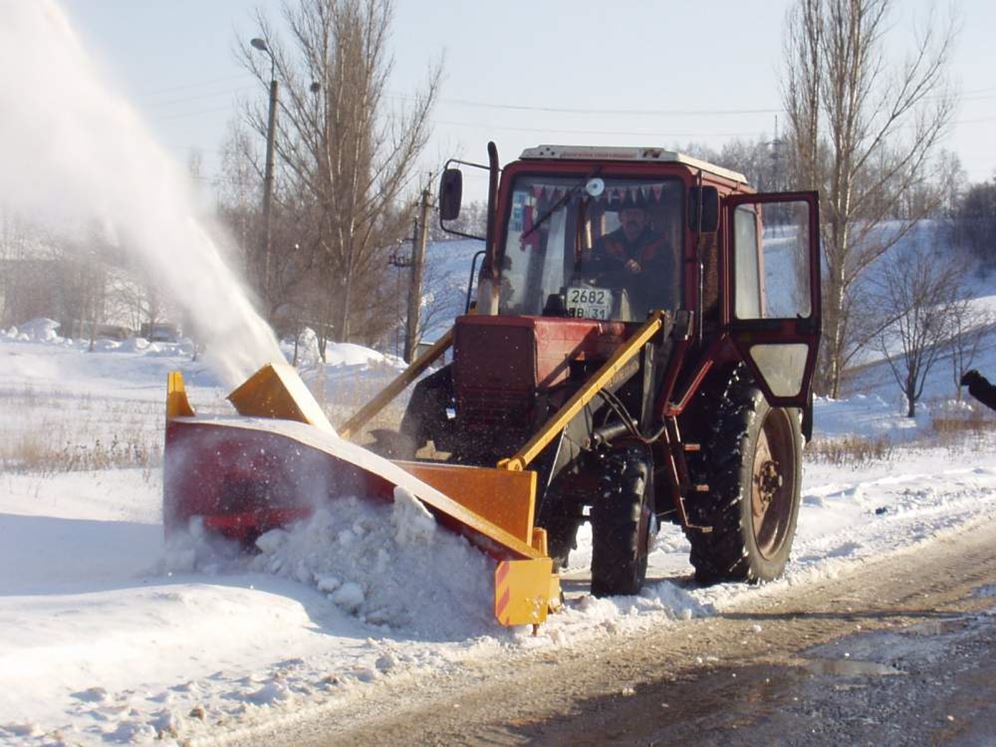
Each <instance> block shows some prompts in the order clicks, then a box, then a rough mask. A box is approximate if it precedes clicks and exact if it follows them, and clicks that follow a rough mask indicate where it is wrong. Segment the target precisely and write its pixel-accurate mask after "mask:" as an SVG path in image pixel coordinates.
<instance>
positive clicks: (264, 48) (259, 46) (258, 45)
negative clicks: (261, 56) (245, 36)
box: [249, 37, 270, 52]
mask: <svg viewBox="0 0 996 747" xmlns="http://www.w3.org/2000/svg"><path fill="white" fill-rule="evenodd" d="M249 43H250V44H252V45H253V46H254V47H256V49H258V50H260V51H262V52H269V51H270V48H269V47H267V46H266V42H265V41H263V40H262V39H260V38H258V37H257V38H256V39H250V40H249Z"/></svg>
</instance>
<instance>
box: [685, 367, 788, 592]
mask: <svg viewBox="0 0 996 747" xmlns="http://www.w3.org/2000/svg"><path fill="white" fill-rule="evenodd" d="M717 394H718V393H717V392H715V391H714V392H712V395H713V396H714V397H715V396H716V395H717ZM714 404H715V409H713V410H712V412H713V413H714V414H713V416H712V417H714V418H715V419H714V421H713V422H712V428H713V433H712V436H711V437H710V438H709V439H708V441H707V443H706V444H704V445H703V452H702V453H701V459H700V461H699V472H700V474H699V475H697V478H698V479H699V480H700V481H701V482H704V483H706V484H707V485H708V486H709V492H708V494H707V495H704V496H702V497H701V498H699V499H698V503H697V506H696V507H695V509H694V510H693V511H692V513H691V518H692V519H693V521H695V523H697V524H699V525H702V526H705V527H711V528H712V531H703V530H701V529H689V530H688V531H687V534H688V539H689V541H690V542H691V545H692V552H691V563H692V565H693V566H694V567H695V579H696V580H697V581H699V582H700V583H716V582H720V581H749V582H758V581H771V580H774V579H775V578H777V577H778V576H780V575H781V574H782V572H783V571H784V570H785V564H786V563H787V562H788V558H789V553H790V551H791V549H792V539H793V537H794V536H795V526H796V519H797V517H798V514H799V503H800V488H801V483H802V429H801V426H800V422H799V416H798V413H797V412H796V411H795V410H788V409H785V408H781V407H771V406H770V405H769V404H768V402H767V400H765V398H764V395H763V394H762V393H761V391H760V390H759V389H758V388H757V387H756V386H755V385H754V383H753V382H752V381H751V379H750V378H749V377H748V376H747V375H746V373H745V371H744V370H743V368H740V369H738V370H737V371H735V372H734V373H733V375H732V376H731V378H730V379H729V381H728V382H727V385H726V387H725V391H724V392H722V394H721V396H718V397H716V399H715V400H714Z"/></svg>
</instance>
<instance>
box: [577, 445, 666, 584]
mask: <svg viewBox="0 0 996 747" xmlns="http://www.w3.org/2000/svg"><path fill="white" fill-rule="evenodd" d="M652 467H653V465H652V464H651V462H650V459H649V458H648V455H647V454H646V453H645V452H644V451H643V450H641V449H629V450H627V451H625V452H622V453H619V454H612V455H610V456H609V457H607V469H606V471H605V472H604V473H603V475H602V490H601V495H600V496H599V499H598V501H596V502H595V504H594V506H592V509H591V534H592V548H591V593H592V594H593V595H594V596H596V597H607V596H617V595H626V594H639V593H640V589H641V588H643V582H644V580H645V579H646V577H647V556H648V555H649V554H650V549H651V548H650V545H651V542H652V539H653V535H654V527H655V523H656V520H655V517H654V505H653V491H652V489H651V485H650V480H651V475H652V474H653V469H652Z"/></svg>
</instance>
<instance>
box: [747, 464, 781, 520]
mask: <svg viewBox="0 0 996 747" xmlns="http://www.w3.org/2000/svg"><path fill="white" fill-rule="evenodd" d="M754 482H755V484H756V485H757V497H758V500H759V501H760V504H761V505H760V509H761V513H762V514H763V513H764V512H766V511H767V510H768V508H769V507H770V506H771V502H772V501H773V500H774V498H775V493H776V492H777V491H778V489H779V488H780V487H781V486H782V484H783V482H784V481H783V479H782V475H781V472H779V470H778V462H776V461H773V460H771V459H768V460H767V461H765V462H764V463H763V464H761V466H760V468H759V469H758V471H757V474H756V475H755V476H754Z"/></svg>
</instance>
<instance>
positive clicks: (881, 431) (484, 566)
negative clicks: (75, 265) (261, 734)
mask: <svg viewBox="0 0 996 747" xmlns="http://www.w3.org/2000/svg"><path fill="white" fill-rule="evenodd" d="M312 342H313V341H312ZM286 352H288V354H289V353H290V349H289V348H288V349H287V351H286ZM193 358H194V356H193V348H192V346H190V345H189V344H187V343H184V342H180V343H177V344H163V343H145V342H144V341H142V340H131V341H127V342H123V343H118V342H111V341H104V342H102V343H100V344H99V345H97V346H96V349H94V350H93V351H92V352H91V351H90V350H89V345H88V343H86V342H79V341H72V340H67V339H63V338H61V337H59V336H58V335H57V334H56V332H55V325H54V324H52V323H49V322H47V321H45V320H37V321H35V322H32V323H30V324H27V325H24V326H23V327H20V328H14V329H9V330H6V331H4V332H3V333H0V361H2V362H3V367H2V371H3V373H2V375H0V398H2V400H3V407H2V408H0V424H2V428H3V432H4V439H3V442H4V444H3V446H2V447H0V448H2V449H3V450H2V451H0V460H2V463H3V467H4V468H3V471H2V472H0V691H2V692H3V693H4V697H3V698H0V741H5V742H15V743H20V744H50V743H53V742H60V741H62V742H66V743H79V742H83V743H88V742H134V741H138V742H143V741H152V740H157V739H159V740H163V739H165V740H167V742H168V741H170V740H177V741H182V740H184V739H189V738H196V737H198V736H202V737H203V736H207V735H211V737H212V738H220V737H224V738H229V739H232V740H234V741H238V740H239V737H240V735H241V736H243V737H245V736H247V735H249V734H251V733H252V729H254V728H257V727H259V726H260V725H262V724H266V723H268V722H269V723H272V722H273V721H274V720H275V719H281V720H285V721H284V722H285V723H286V722H287V721H286V720H297V719H302V720H303V719H307V718H309V716H310V715H314V714H315V713H316V712H317V711H318V709H323V713H324V714H326V715H325V716H324V717H326V718H327V717H328V716H327V714H328V712H329V711H328V709H329V704H330V703H331V704H333V705H340V706H342V711H340V712H341V713H346V710H347V709H348V706H349V704H350V702H355V699H358V698H363V699H369V698H376V697H377V694H378V688H380V687H382V686H383V685H384V683H387V682H390V681H392V680H398V679H399V678H412V677H418V676H420V675H424V674H426V673H428V672H433V673H440V672H442V673H445V672H455V671H459V669H460V668H461V667H463V666H465V665H466V664H468V663H470V662H474V661H481V660H485V659H487V660H491V661H493V660H496V659H500V658H501V657H514V656H520V655H523V654H524V653H525V654H529V653H530V652H532V651H533V650H536V649H539V650H542V651H545V652H553V653H555V652H556V651H557V650H558V649H561V648H564V647H571V646H575V645H591V643H592V642H593V641H597V640H598V639H599V638H603V637H606V636H620V635H626V634H631V633H636V632H638V631H640V630H643V629H647V628H650V627H659V626H662V625H681V624H682V623H683V622H684V621H686V620H689V619H691V618H695V617H701V616H707V615H712V614H716V613H717V612H721V611H722V610H724V609H725V608H727V607H729V606H730V605H733V604H735V603H737V601H738V600H739V601H742V600H743V599H744V597H745V596H747V595H752V594H778V593H783V592H787V593H791V587H792V586H794V585H798V584H806V583H809V582H811V581H812V580H813V579H817V578H825V577H830V576H833V575H835V574H837V573H839V572H841V571H842V570H843V569H846V568H848V566H850V565H852V564H855V563H860V562H862V561H863V560H865V559H868V558H872V557H876V556H880V555H883V554H887V553H890V552H893V551H895V550H896V549H900V548H908V547H910V546H912V545H915V544H917V543H922V542H930V541H932V540H935V539H936V538H937V537H939V536H941V535H943V534H945V533H946V532H949V531H953V530H957V529H959V528H963V527H964V526H966V525H969V524H971V523H973V522H978V521H984V520H990V519H991V518H992V517H993V516H994V515H996V457H994V456H993V453H992V452H993V447H994V446H996V443H994V442H993V440H992V439H990V438H989V437H988V436H987V435H986V429H982V430H981V431H978V430H977V431H973V432H972V433H973V434H974V435H971V436H969V437H965V436H961V437H958V438H951V439H947V440H944V441H941V442H938V441H937V438H936V436H935V435H933V434H934V433H935V431H934V430H933V429H932V426H931V422H932V417H931V414H930V413H929V412H927V411H926V409H931V410H932V411H933V412H934V413H935V414H936V413H938V412H944V413H950V412H964V410H965V408H969V407H970V405H968V404H966V403H962V404H961V405H954V404H951V403H946V402H944V401H943V400H942V399H941V398H940V397H941V395H942V394H943V392H944V389H945V386H946V385H945V380H946V379H945V378H944V377H945V376H946V373H943V372H940V371H939V373H938V377H937V380H936V382H935V383H934V384H932V386H933V387H934V389H935V391H934V392H932V395H931V396H933V397H935V399H934V400H933V401H932V404H931V408H925V412H924V415H922V416H921V418H920V419H919V420H917V421H916V422H911V421H909V420H908V419H906V418H903V417H901V416H900V414H899V413H901V412H902V407H901V405H900V403H898V402H897V401H896V398H895V396H894V395H893V394H892V392H891V390H890V389H889V387H888V386H887V385H886V382H885V381H884V379H882V377H879V380H880V384H879V385H878V386H876V385H874V384H872V385H870V386H869V387H868V388H867V391H868V393H867V394H863V395H860V396H853V397H851V398H849V399H847V400H841V401H819V402H818V403H817V406H816V438H817V439H818V440H820V441H821V442H823V443H827V442H828V441H830V440H833V439H844V438H848V437H854V436H859V437H863V438H864V439H865V440H866V441H867V442H868V443H872V444H876V445H877V446H876V449H877V456H875V455H872V456H871V457H870V458H868V459H863V460H861V461H860V462H858V463H856V462H855V460H854V459H853V458H851V459H845V460H843V464H841V465H837V464H835V463H834V460H833V459H832V458H830V457H828V456H824V457H821V458H816V457H815V456H814V455H813V454H811V455H810V458H809V460H808V463H807V466H806V472H805V482H804V487H803V506H802V510H801V514H800V518H799V526H798V535H797V538H796V540H795V545H794V549H793V553H792V555H793V557H792V561H791V562H790V564H789V567H788V570H787V573H786V575H785V577H784V578H783V579H782V580H779V581H777V582H775V583H771V584H768V585H767V586H765V587H761V588H759V587H749V586H743V585H737V584H725V585H719V586H714V587H711V588H698V587H696V586H695V585H694V584H693V583H692V581H691V572H692V569H691V566H690V565H689V564H688V545H687V542H686V541H685V539H684V537H683V535H682V532H681V530H680V529H679V528H677V527H674V526H671V525H667V526H665V527H663V528H662V530H661V532H660V535H659V536H658V538H657V544H656V549H655V550H654V552H653V554H652V555H651V568H650V571H649V574H648V577H649V580H648V584H647V586H646V588H645V589H644V591H643V593H642V594H641V595H640V596H634V597H620V598H613V599H596V598H593V597H591V596H590V595H588V594H586V593H584V592H582V591H579V590H578V589H580V588H582V587H583V584H582V583H577V584H570V585H569V586H568V588H569V590H570V591H569V594H568V598H567V604H566V608H565V609H564V610H563V611H562V612H561V613H560V614H557V615H554V616H552V617H551V618H550V619H549V621H548V622H547V623H546V624H544V625H543V626H542V627H541V628H540V630H539V633H538V635H537V636H535V637H534V636H533V635H532V631H531V630H529V629H526V628H522V629H503V628H501V627H499V626H498V625H497V623H496V622H495V620H494V618H493V616H492V613H491V604H492V602H491V593H492V591H491V583H492V582H491V575H492V573H493V565H492V562H491V561H490V560H489V559H487V558H486V557H485V556H483V555H482V554H481V553H479V552H478V551H477V550H476V549H474V548H473V547H471V546H470V545H469V544H468V543H467V542H466V541H464V540H463V539H462V538H460V537H458V536H457V535H455V534H452V533H450V532H447V531H445V530H443V529H441V528H440V527H438V526H437V525H436V524H435V522H434V520H433V518H432V516H431V515H430V514H429V513H428V512H427V511H426V510H425V509H424V508H423V507H422V506H421V504H419V503H418V501H416V500H415V499H412V498H410V496H407V495H405V494H403V493H401V494H399V495H398V496H397V500H396V502H395V503H394V504H393V505H378V504H375V503H371V502H368V501H365V500H363V496H356V498H355V499H347V500H343V501H338V502H336V503H334V504H331V505H326V506H322V507H320V508H319V510H317V511H316V512H315V513H314V514H313V516H312V517H311V518H310V519H309V520H307V521H305V522H302V523H300V524H297V525H294V526H290V527H287V528H286V529H279V530H274V531H271V532H269V533H267V534H265V535H263V536H262V537H261V538H260V539H259V541H258V542H257V552H256V553H255V554H253V555H247V554H245V553H241V552H239V551H238V548H237V547H232V546H229V545H226V544H224V543H223V542H220V541H218V540H217V539H212V538H211V537H209V536H207V535H206V533H205V532H203V531H202V530H201V528H200V527H199V526H198V525H197V524H196V523H195V524H193V525H192V526H191V527H190V529H189V531H187V532H186V533H183V534H182V535H180V536H176V537H172V538H171V540H170V542H169V543H168V544H167V543H166V542H165V541H164V538H163V529H162V520H161V511H162V507H161V503H162V476H161V470H160V468H158V467H157V466H155V465H157V464H158V454H159V453H160V452H161V441H162V437H163V421H164V410H163V398H164V391H165V387H164V384H165V377H166V372H167V371H169V370H173V369H177V370H181V371H182V372H183V373H184V377H185V379H186V380H187V382H188V385H189V386H188V388H189V392H190V398H191V400H192V403H193V404H194V407H195V408H196V409H198V411H199V412H200V411H203V412H219V413H221V412H225V411H226V408H227V407H228V405H227V403H225V402H224V396H225V394H226V393H227V392H226V391H225V388H224V387H223V386H222V385H221V383H220V381H219V380H218V379H217V378H216V377H215V376H214V375H213V374H212V373H211V372H210V371H209V370H208V369H207V368H205V367H204V364H203V363H202V362H201V361H199V360H195V359H193ZM299 361H300V363H301V366H302V374H303V377H304V379H305V380H306V381H307V382H308V383H309V385H310V386H311V387H312V389H313V390H315V391H316V392H321V393H322V396H323V397H324V398H325V399H326V400H327V401H328V402H330V403H336V407H335V408H332V412H341V413H343V414H346V413H348V412H349V410H350V407H355V406H356V405H358V404H359V403H361V402H362V400H363V399H364V398H365V397H366V396H368V394H369V393H371V392H373V391H375V390H376V389H377V388H378V387H379V386H380V385H382V384H383V383H384V382H385V381H386V380H388V379H389V378H390V377H391V376H392V375H393V374H394V373H395V372H396V371H397V370H398V369H399V368H400V366H401V364H400V363H399V361H397V360H396V359H394V358H391V357H390V356H384V355H382V354H380V353H377V352H374V351H371V350H366V349H364V348H360V347H358V346H355V345H348V346H347V345H343V346H334V347H332V348H331V349H330V350H329V355H328V362H327V363H326V364H320V363H319V362H318V360H317V357H316V356H315V354H314V349H313V345H312V346H310V347H309V344H308V340H306V341H305V344H304V345H303V346H302V347H301V348H300V349H299ZM990 363H992V364H994V365H993V366H991V367H990V368H993V369H996V351H987V352H986V353H985V354H984V356H983V358H982V359H980V361H979V365H980V367H982V368H983V370H986V369H987V367H989V364H990ZM872 380H873V381H874V377H872ZM976 417H980V418H982V419H983V422H984V419H985V418H989V417H992V418H996V413H988V412H984V413H981V414H980V415H978V416H976ZM826 453H829V451H828V452H826ZM132 463H133V464H134V466H127V465H129V464H132ZM121 465H125V466H121ZM150 465H153V466H150ZM589 560H590V535H587V534H585V532H584V530H582V533H581V535H580V537H579V547H578V548H577V550H576V551H575V552H574V553H573V554H572V556H571V561H570V568H569V569H568V571H567V572H566V573H565V577H566V578H567V579H584V578H585V573H586V569H587V565H588V562H589Z"/></svg>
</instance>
